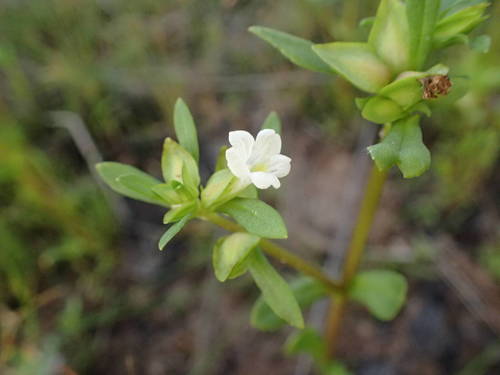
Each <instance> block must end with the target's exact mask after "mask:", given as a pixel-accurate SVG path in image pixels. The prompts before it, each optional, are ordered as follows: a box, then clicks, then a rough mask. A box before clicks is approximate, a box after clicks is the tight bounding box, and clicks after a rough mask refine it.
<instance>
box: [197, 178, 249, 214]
mask: <svg viewBox="0 0 500 375" xmlns="http://www.w3.org/2000/svg"><path fill="white" fill-rule="evenodd" d="M237 185H238V179H237V178H235V177H234V176H233V174H232V173H231V172H230V171H229V169H221V170H219V171H217V172H215V173H214V174H213V175H212V176H211V177H210V178H209V180H208V182H207V186H206V187H205V188H204V189H203V191H202V192H201V202H202V204H203V206H204V207H207V208H211V207H216V206H217V205H219V204H222V203H224V202H225V201H227V200H229V199H231V198H234V197H235V196H236V194H237V193H238V192H239V191H238V187H237ZM240 190H241V189H240Z"/></svg>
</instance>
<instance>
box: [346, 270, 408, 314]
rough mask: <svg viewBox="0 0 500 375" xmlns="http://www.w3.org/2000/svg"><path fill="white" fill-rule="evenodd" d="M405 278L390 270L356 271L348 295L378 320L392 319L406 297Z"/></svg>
mask: <svg viewBox="0 0 500 375" xmlns="http://www.w3.org/2000/svg"><path fill="white" fill-rule="evenodd" d="M407 289H408V286H407V283H406V279H405V278H404V276H402V275H401V274H399V273H397V272H395V271H391V270H370V271H364V272H360V273H358V274H357V275H356V276H355V278H354V280H353V282H352V286H351V288H350V289H349V296H350V297H351V298H352V299H354V300H356V301H358V302H359V303H361V304H363V305H364V306H366V307H367V308H368V310H369V311H370V312H371V313H372V314H373V315H374V316H375V317H376V318H377V319H380V320H384V321H387V320H392V319H394V317H395V316H396V315H397V314H398V312H399V310H401V307H402V306H403V304H404V302H405V299H406V291H407Z"/></svg>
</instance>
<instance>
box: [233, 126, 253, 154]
mask: <svg viewBox="0 0 500 375" xmlns="http://www.w3.org/2000/svg"><path fill="white" fill-rule="evenodd" d="M229 143H230V144H231V146H233V147H234V148H236V149H238V150H240V152H241V153H242V156H243V157H244V158H245V159H248V158H249V157H250V155H251V153H252V149H253V147H254V144H255V140H254V139H253V137H252V135H251V134H250V133H249V132H247V131H245V130H236V131H232V132H229Z"/></svg>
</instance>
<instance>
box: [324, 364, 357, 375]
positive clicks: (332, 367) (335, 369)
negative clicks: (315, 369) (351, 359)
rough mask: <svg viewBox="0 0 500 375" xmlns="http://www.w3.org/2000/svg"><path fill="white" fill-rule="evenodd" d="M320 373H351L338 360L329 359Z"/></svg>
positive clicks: (350, 374)
mask: <svg viewBox="0 0 500 375" xmlns="http://www.w3.org/2000/svg"><path fill="white" fill-rule="evenodd" d="M321 375H352V373H351V372H350V371H349V370H348V369H347V367H345V365H344V364H343V363H340V362H339V361H330V362H329V363H327V364H326V365H325V366H323V368H322V369H321Z"/></svg>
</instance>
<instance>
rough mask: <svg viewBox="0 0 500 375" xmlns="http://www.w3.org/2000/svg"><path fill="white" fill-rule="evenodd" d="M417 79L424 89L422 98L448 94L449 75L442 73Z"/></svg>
mask: <svg viewBox="0 0 500 375" xmlns="http://www.w3.org/2000/svg"><path fill="white" fill-rule="evenodd" d="M419 81H420V83H421V84H422V87H423V89H424V91H423V94H422V97H423V98H424V99H437V98H438V97H439V96H443V95H448V93H449V92H450V88H451V86H452V84H451V81H450V77H448V76H447V75H442V74H437V75H435V76H429V77H425V78H421V79H419Z"/></svg>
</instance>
